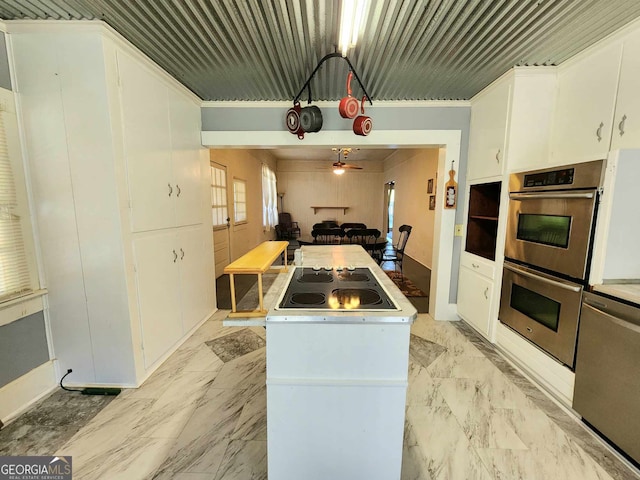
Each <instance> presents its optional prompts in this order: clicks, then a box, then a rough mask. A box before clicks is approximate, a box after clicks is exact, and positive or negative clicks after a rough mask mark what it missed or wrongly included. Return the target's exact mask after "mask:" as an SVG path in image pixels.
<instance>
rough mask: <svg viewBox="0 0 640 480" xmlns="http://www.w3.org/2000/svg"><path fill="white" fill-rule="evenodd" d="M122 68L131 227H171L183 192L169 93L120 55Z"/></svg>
mask: <svg viewBox="0 0 640 480" xmlns="http://www.w3.org/2000/svg"><path fill="white" fill-rule="evenodd" d="M118 69H119V72H120V84H121V87H120V88H121V94H120V101H121V108H122V117H123V118H122V123H123V141H124V155H125V161H126V164H127V175H128V182H129V196H130V199H131V215H132V226H131V228H132V230H133V231H134V232H139V231H145V230H156V229H160V228H167V227H171V226H173V225H174V224H175V211H174V208H175V205H174V200H175V195H176V194H177V191H176V188H175V185H172V182H171V180H172V179H171V135H170V129H169V101H168V88H167V87H166V86H165V85H164V84H162V82H161V81H160V80H158V79H157V78H156V77H155V76H154V75H153V74H152V73H151V72H149V71H148V70H147V69H145V68H144V67H143V66H142V65H140V64H139V63H136V62H135V61H134V60H132V59H131V58H129V57H128V56H126V55H124V54H118Z"/></svg>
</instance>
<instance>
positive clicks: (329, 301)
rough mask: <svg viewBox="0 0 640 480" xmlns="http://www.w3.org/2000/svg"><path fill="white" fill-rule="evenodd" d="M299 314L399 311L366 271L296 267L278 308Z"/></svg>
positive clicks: (351, 268) (368, 270)
mask: <svg viewBox="0 0 640 480" xmlns="http://www.w3.org/2000/svg"><path fill="white" fill-rule="evenodd" d="M277 308H278V310H280V309H300V310H341V311H348V310H399V308H398V307H397V306H396V305H395V303H394V302H393V301H392V300H391V298H390V297H389V295H388V294H387V292H386V290H385V289H384V288H383V287H382V285H380V283H379V282H378V279H377V278H376V277H375V275H374V274H373V272H372V271H371V270H370V269H369V268H362V267H361V268H353V267H350V268H348V269H347V268H344V269H340V270H339V271H338V270H335V269H330V270H329V269H327V268H322V269H317V268H307V267H296V270H295V271H294V273H293V276H292V278H291V281H290V282H289V285H288V286H287V289H286V291H285V293H284V295H283V296H282V298H281V301H280V303H279V305H278V307H277Z"/></svg>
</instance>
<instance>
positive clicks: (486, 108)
mask: <svg viewBox="0 0 640 480" xmlns="http://www.w3.org/2000/svg"><path fill="white" fill-rule="evenodd" d="M510 92H511V82H502V83H500V84H498V85H495V86H494V87H492V89H491V90H490V91H488V92H487V93H485V94H483V96H482V97H480V98H479V99H478V100H477V101H476V102H474V103H473V104H472V106H471V133H470V137H469V167H468V176H467V180H475V179H478V178H486V177H494V176H497V175H500V174H502V171H503V166H504V159H505V152H504V149H505V138H506V131H507V116H508V111H509V96H510Z"/></svg>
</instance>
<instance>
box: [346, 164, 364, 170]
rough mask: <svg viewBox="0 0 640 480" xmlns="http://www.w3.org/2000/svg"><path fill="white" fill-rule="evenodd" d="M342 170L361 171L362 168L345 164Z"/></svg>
mask: <svg viewBox="0 0 640 480" xmlns="http://www.w3.org/2000/svg"><path fill="white" fill-rule="evenodd" d="M342 168H351V169H352V170H362V167H359V166H357V165H351V164H348V163H345V164H344V165H342Z"/></svg>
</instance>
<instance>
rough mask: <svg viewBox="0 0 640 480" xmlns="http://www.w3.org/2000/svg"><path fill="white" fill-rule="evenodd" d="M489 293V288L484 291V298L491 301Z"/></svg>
mask: <svg viewBox="0 0 640 480" xmlns="http://www.w3.org/2000/svg"><path fill="white" fill-rule="evenodd" d="M487 293H489V287H487V288H485V289H484V298H486V299H487V300H489V297H488V296H487Z"/></svg>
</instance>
